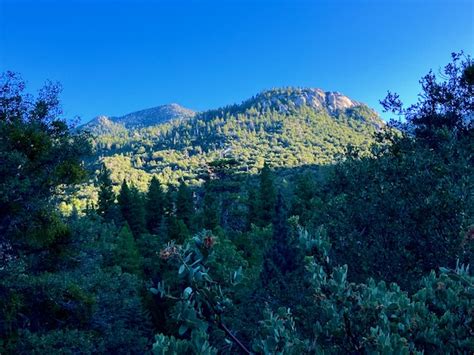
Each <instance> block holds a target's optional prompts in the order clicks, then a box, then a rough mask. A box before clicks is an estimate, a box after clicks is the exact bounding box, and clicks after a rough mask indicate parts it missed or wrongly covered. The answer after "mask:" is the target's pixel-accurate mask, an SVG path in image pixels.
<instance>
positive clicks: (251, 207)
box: [247, 186, 259, 230]
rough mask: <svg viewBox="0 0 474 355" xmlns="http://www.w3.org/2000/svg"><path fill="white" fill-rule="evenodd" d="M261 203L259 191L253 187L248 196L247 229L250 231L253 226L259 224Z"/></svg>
mask: <svg viewBox="0 0 474 355" xmlns="http://www.w3.org/2000/svg"><path fill="white" fill-rule="evenodd" d="M258 210H259V201H258V193H257V190H256V189H255V188H254V187H253V186H251V187H250V188H249V190H248V196H247V229H248V230H250V229H251V227H252V224H259V223H258V221H259V216H258Z"/></svg>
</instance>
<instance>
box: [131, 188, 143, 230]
mask: <svg viewBox="0 0 474 355" xmlns="http://www.w3.org/2000/svg"><path fill="white" fill-rule="evenodd" d="M130 196H131V200H130V219H129V221H128V223H129V224H130V229H131V230H132V232H133V235H134V236H135V238H137V237H138V236H139V235H140V234H141V233H143V232H145V230H146V216H145V201H144V199H143V196H142V194H141V193H140V191H138V189H137V188H136V187H135V186H132V188H131V189H130Z"/></svg>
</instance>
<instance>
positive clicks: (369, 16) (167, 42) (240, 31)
mask: <svg viewBox="0 0 474 355" xmlns="http://www.w3.org/2000/svg"><path fill="white" fill-rule="evenodd" d="M473 24H474V1H470V0H464V1H461V0H446V1H436V0H426V1H415V0H411V1H410V0H399V1H394V0H392V1H384V0H372V1H369V0H365V1H362V0H360V1H359V0H352V1H337V0H334V1H318V0H312V1H310V0H307V1H302V0H288V1H282V0H274V1H269V0H267V1H263V0H260V1H259V0H254V1H244V0H242V1H237V0H235V1H230V0H218V1H205V0H202V1H179V0H174V1H151V0H149V1H143V0H141V1H140V0H138V1H132V0H129V1H125V0H122V1H112V0H103V1H100V0H96V1H92V0H82V1H78V0H69V1H68V0H62V1H58V0H57V1H52V0H50V1H46V0H35V1H31V0H30V1H26V0H0V70H1V71H4V70H13V71H16V72H20V73H21V74H22V75H23V77H24V78H25V79H26V80H27V82H28V83H29V88H30V89H31V90H33V91H34V90H36V89H38V88H39V87H40V86H41V84H42V83H43V82H44V81H45V80H46V79H51V80H55V81H59V82H61V83H62V85H63V87H64V91H63V95H62V101H63V108H64V111H65V115H67V116H68V117H74V116H76V115H78V116H80V117H81V118H82V120H84V121H85V120H88V119H90V118H92V117H93V116H96V115H98V114H108V115H121V114H125V113H128V112H131V111H134V110H138V109H142V108H148V107H153V106H157V105H160V104H165V103H170V102H177V103H179V104H181V105H183V106H186V107H189V108H192V109H196V110H205V109H209V108H216V107H219V106H222V105H226V104H231V103H235V102H241V101H242V100H244V99H246V98H248V97H250V96H252V95H254V94H256V93H257V92H259V91H261V90H263V89H268V88H272V87H281V86H300V87H318V88H322V89H324V90H330V91H339V92H342V93H344V94H346V95H348V96H350V97H352V98H353V99H356V100H359V101H363V102H366V103H367V104H369V105H370V106H371V107H373V108H375V109H376V110H377V111H380V110H381V108H380V105H379V104H378V100H379V99H381V98H382V97H383V96H384V95H385V93H386V91H387V90H388V89H390V90H393V91H396V92H399V93H400V94H401V96H402V98H404V99H405V100H406V101H409V102H410V101H413V100H415V99H416V95H417V93H418V92H419V85H418V79H419V78H420V77H421V76H422V75H424V74H426V73H427V71H428V70H429V69H430V68H433V69H435V70H438V69H439V68H441V67H442V66H444V65H445V64H446V63H448V62H449V60H450V53H451V52H452V51H459V50H464V51H465V52H466V53H468V54H471V55H472V54H473V52H474V51H473V49H474V28H473Z"/></svg>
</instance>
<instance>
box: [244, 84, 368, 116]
mask: <svg viewBox="0 0 474 355" xmlns="http://www.w3.org/2000/svg"><path fill="white" fill-rule="evenodd" d="M252 100H254V101H259V102H260V103H261V104H262V106H263V107H264V108H266V107H272V108H278V109H279V110H280V111H283V112H285V111H288V110H289V109H291V108H292V106H294V107H296V108H300V107H302V106H308V107H311V108H313V109H326V110H327V111H328V112H329V113H334V112H336V111H342V110H346V109H348V108H352V107H355V106H360V105H361V103H360V102H358V101H354V100H352V99H350V98H348V97H347V96H344V95H342V94H341V93H339V92H332V91H323V90H321V89H312V88H304V89H298V88H297V89H295V88H291V89H273V90H268V91H264V92H262V93H261V94H258V95H257V96H255V97H254V98H252Z"/></svg>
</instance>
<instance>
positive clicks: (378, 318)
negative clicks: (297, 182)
mask: <svg viewBox="0 0 474 355" xmlns="http://www.w3.org/2000/svg"><path fill="white" fill-rule="evenodd" d="M215 238H216V237H214V236H213V235H212V234H210V233H209V232H202V233H201V234H198V235H196V236H194V237H193V238H192V239H190V240H189V241H188V242H187V243H186V244H185V245H183V246H181V245H177V244H174V243H169V244H168V245H167V246H166V248H164V249H163V250H162V251H161V257H162V258H164V259H166V260H167V261H168V262H170V263H171V264H173V265H174V266H175V267H176V269H177V272H178V275H179V278H180V280H181V282H180V287H172V288H170V287H168V286H167V285H166V284H165V283H164V282H159V283H158V284H157V286H156V287H154V288H151V292H152V293H154V294H155V295H157V297H160V298H163V299H168V300H171V301H172V302H173V306H172V312H171V313H170V316H171V317H172V318H173V320H174V321H175V322H176V325H177V327H176V329H178V332H177V334H176V335H172V336H167V335H164V334H158V335H157V336H156V340H155V343H154V345H153V351H154V353H156V354H175V353H199V354H215V353H217V349H218V348H219V349H222V346H221V345H220V344H219V345H217V343H219V339H218V338H219V336H218V335H216V334H219V335H220V337H221V338H222V339H224V341H226V342H227V343H228V344H230V345H229V346H228V347H227V349H226V352H228V353H252V352H253V353H259V354H307V353H325V354H327V353H329V354H340V353H369V354H372V353H373V354H379V353H381V354H422V353H439V354H446V353H466V354H467V353H472V351H473V350H474V341H473V339H474V332H473V329H474V285H473V282H474V278H473V276H472V275H471V273H470V271H469V267H468V266H463V265H457V267H456V268H455V269H448V268H440V270H438V271H436V272H435V271H432V272H431V273H430V274H429V275H428V276H426V277H425V278H423V280H422V281H421V283H420V287H419V290H418V291H417V292H415V293H414V294H412V295H410V294H408V293H407V292H405V291H402V290H401V289H400V287H399V286H398V285H396V284H395V283H392V284H386V283H385V282H383V281H381V282H376V281H374V280H373V279H369V280H368V281H367V282H366V283H352V282H349V281H348V277H347V276H348V272H349V271H348V268H347V266H346V265H343V266H337V265H333V264H332V261H331V243H330V241H329V239H328V237H327V235H326V233H325V231H324V229H323V228H319V229H318V230H317V231H316V232H315V233H309V232H308V231H306V230H305V229H303V228H300V229H299V244H300V247H301V248H302V250H304V251H305V252H306V255H307V256H306V259H305V260H304V262H305V263H306V270H307V274H306V277H307V281H308V282H310V284H311V292H312V294H313V296H312V297H313V300H314V304H313V305H312V307H310V309H308V314H307V317H306V318H305V319H295V318H294V317H293V315H292V312H291V309H289V308H284V307H279V308H277V309H274V310H272V309H270V308H269V307H267V309H266V310H265V311H264V319H263V320H262V321H260V322H259V323H258V324H249V325H248V326H249V327H252V329H255V338H254V339H253V340H252V341H251V342H250V344H247V343H245V344H244V343H243V342H241V340H239V339H238V338H237V337H236V336H235V334H236V333H235V332H234V331H238V330H234V331H231V330H230V329H228V328H227V326H226V324H225V314H226V310H227V309H228V308H229V307H231V305H232V302H233V300H232V299H231V297H230V296H229V294H231V292H230V293H229V292H228V290H229V289H230V287H231V285H236V284H237V283H238V282H239V281H240V280H241V279H242V270H237V271H236V272H234V273H231V274H229V279H228V284H227V286H226V287H225V288H223V287H222V285H221V283H218V282H216V281H214V280H213V278H212V276H211V275H212V271H213V270H212V269H210V268H209V267H208V266H207V265H208V260H209V258H210V255H212V253H213V250H212V248H213V245H214V243H215ZM301 322H305V323H308V322H309V323H310V324H313V327H312V333H311V334H310V335H308V334H303V332H301V331H300V330H299V327H298V324H301ZM216 331H217V333H216ZM218 332H220V333H218ZM222 339H221V340H222Z"/></svg>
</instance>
